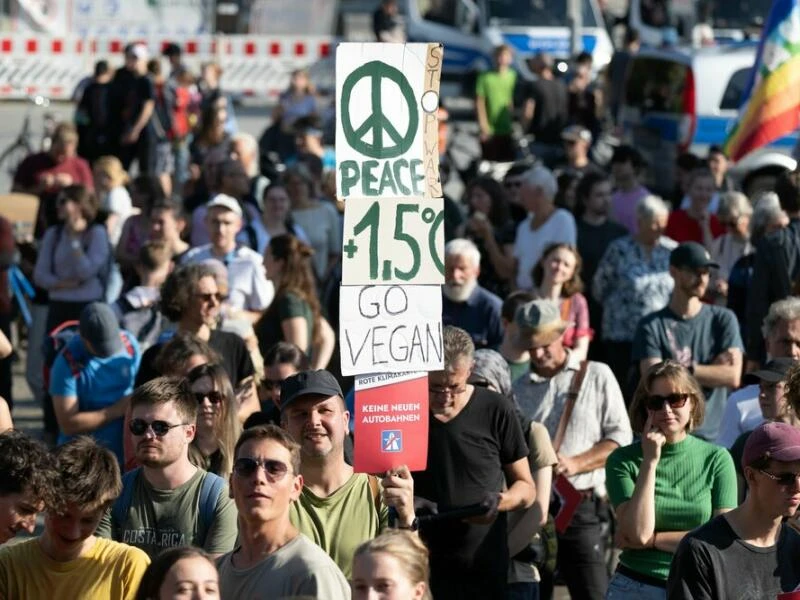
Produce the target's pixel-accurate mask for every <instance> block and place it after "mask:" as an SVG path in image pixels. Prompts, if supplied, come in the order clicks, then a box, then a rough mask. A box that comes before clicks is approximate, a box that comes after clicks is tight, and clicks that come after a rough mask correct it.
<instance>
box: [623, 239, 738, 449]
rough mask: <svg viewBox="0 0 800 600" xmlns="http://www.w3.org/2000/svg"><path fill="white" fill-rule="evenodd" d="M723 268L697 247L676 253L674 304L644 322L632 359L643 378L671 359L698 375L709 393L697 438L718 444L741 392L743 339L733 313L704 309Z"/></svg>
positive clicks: (719, 308)
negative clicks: (733, 393) (731, 400)
mask: <svg viewBox="0 0 800 600" xmlns="http://www.w3.org/2000/svg"><path fill="white" fill-rule="evenodd" d="M717 267H718V265H717V264H715V263H714V262H713V261H712V260H711V255H710V254H709V253H708V250H706V249H705V248H703V246H701V245H700V244H698V243H697V242H684V243H683V244H681V245H680V246H678V247H677V248H675V250H673V251H672V254H670V258H669V274H670V276H671V277H672V279H673V280H674V281H675V287H674V288H673V290H672V295H671V296H670V300H669V303H668V304H667V306H665V307H664V308H662V309H661V310H657V311H656V312H654V313H650V314H649V315H647V316H646V317H644V318H643V319H642V320H641V321H639V324H638V325H637V327H636V333H635V334H634V338H633V360H635V361H636V362H637V364H638V365H639V371H640V373H641V374H642V375H644V374H645V373H646V372H647V370H648V369H649V368H650V367H651V366H652V365H654V364H656V363H659V362H661V361H662V360H666V359H668V358H671V359H673V360H676V361H678V362H679V363H681V364H682V365H683V366H684V367H686V368H687V369H689V372H690V373H692V375H694V378H695V379H697V382H698V383H699V384H700V385H701V386H703V390H704V391H705V394H706V416H705V419H704V420H703V425H702V426H701V427H700V428H698V429H697V430H696V431H695V432H694V435H697V436H698V437H700V438H703V439H706V440H712V441H713V440H715V439H716V437H717V433H718V431H719V425H720V421H721V419H722V413H723V412H724V410H725V404H726V402H727V398H728V388H733V389H736V388H738V387H739V382H740V380H741V374H742V339H741V336H740V335H739V324H738V322H737V320H736V315H735V314H734V313H733V311H731V310H729V309H727V308H724V307H722V306H713V305H709V304H703V302H702V300H701V298H703V296H704V295H705V293H706V289H708V280H709V272H710V269H711V268H717Z"/></svg>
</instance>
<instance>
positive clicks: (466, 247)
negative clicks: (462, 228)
mask: <svg viewBox="0 0 800 600" xmlns="http://www.w3.org/2000/svg"><path fill="white" fill-rule="evenodd" d="M444 256H445V258H447V257H448V256H465V257H467V258H468V259H469V260H470V261H471V262H472V266H473V267H479V266H481V251H480V250H478V247H477V246H476V245H475V244H474V243H473V242H472V240H468V239H465V238H456V239H454V240H450V241H449V242H447V245H446V246H445V247H444Z"/></svg>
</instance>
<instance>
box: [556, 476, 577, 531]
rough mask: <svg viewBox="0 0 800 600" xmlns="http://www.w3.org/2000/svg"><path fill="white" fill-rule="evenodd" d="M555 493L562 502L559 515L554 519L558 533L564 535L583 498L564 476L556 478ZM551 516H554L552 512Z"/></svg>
mask: <svg viewBox="0 0 800 600" xmlns="http://www.w3.org/2000/svg"><path fill="white" fill-rule="evenodd" d="M553 491H554V492H555V494H556V496H558V499H559V501H560V504H559V508H558V513H557V514H556V516H555V517H554V518H553V521H555V525H556V531H558V533H564V532H565V531H566V530H567V527H569V524H570V522H571V521H572V516H573V515H574V514H575V511H576V510H578V506H579V505H580V503H581V501H582V500H583V496H581V493H580V492H579V491H578V490H576V489H575V486H573V485H572V484H571V483H570V481H569V479H567V478H566V477H564V476H563V475H559V476H558V477H556V481H555V484H554V485H553ZM550 514H552V512H551V513H550Z"/></svg>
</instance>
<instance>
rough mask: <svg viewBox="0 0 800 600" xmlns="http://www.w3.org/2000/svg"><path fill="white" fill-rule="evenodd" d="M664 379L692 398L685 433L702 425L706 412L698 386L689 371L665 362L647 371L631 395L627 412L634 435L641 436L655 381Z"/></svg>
mask: <svg viewBox="0 0 800 600" xmlns="http://www.w3.org/2000/svg"><path fill="white" fill-rule="evenodd" d="M661 378H663V379H666V380H668V381H669V382H670V383H672V384H673V385H674V386H675V387H677V388H678V389H679V390H681V391H682V392H684V393H687V394H689V395H690V396H691V398H692V412H691V415H690V416H689V425H688V427H687V431H689V432H691V431H692V430H693V429H694V428H697V427H699V426H700V425H702V424H703V418H704V417H705V412H706V398H705V395H704V394H703V390H702V389H701V388H700V384H699V383H697V380H696V379H695V378H694V377H692V374H691V373H689V370H688V369H687V368H686V367H684V366H683V365H681V364H680V363H679V362H677V361H674V360H665V361H662V362H660V363H657V364H655V365H653V366H652V367H650V368H649V369H648V370H647V373H645V374H644V376H643V377H642V378H641V380H640V381H639V385H638V386H637V387H636V391H635V392H634V393H633V400H632V401H631V407H630V410H629V412H628V416H629V417H630V420H631V429H633V431H634V433H639V434H641V433H642V432H643V430H644V424H645V423H646V422H647V397H648V396H649V395H650V390H651V388H652V387H653V382H654V381H655V380H656V379H661Z"/></svg>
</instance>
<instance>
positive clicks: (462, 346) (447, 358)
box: [442, 325, 475, 371]
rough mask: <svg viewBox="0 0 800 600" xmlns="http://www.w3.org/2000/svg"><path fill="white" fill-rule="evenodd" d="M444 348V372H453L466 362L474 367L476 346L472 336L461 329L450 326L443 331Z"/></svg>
mask: <svg viewBox="0 0 800 600" xmlns="http://www.w3.org/2000/svg"><path fill="white" fill-rule="evenodd" d="M442 346H443V348H444V370H445V371H453V370H455V369H456V368H457V367H458V366H459V364H460V363H463V362H464V361H466V362H467V363H469V365H470V366H472V363H473V362H474V361H475V344H474V343H473V341H472V338H471V337H470V335H469V334H468V333H467V332H466V331H464V330H463V329H461V328H460V327H454V326H452V325H448V326H447V327H445V328H444V329H443V330H442Z"/></svg>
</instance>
